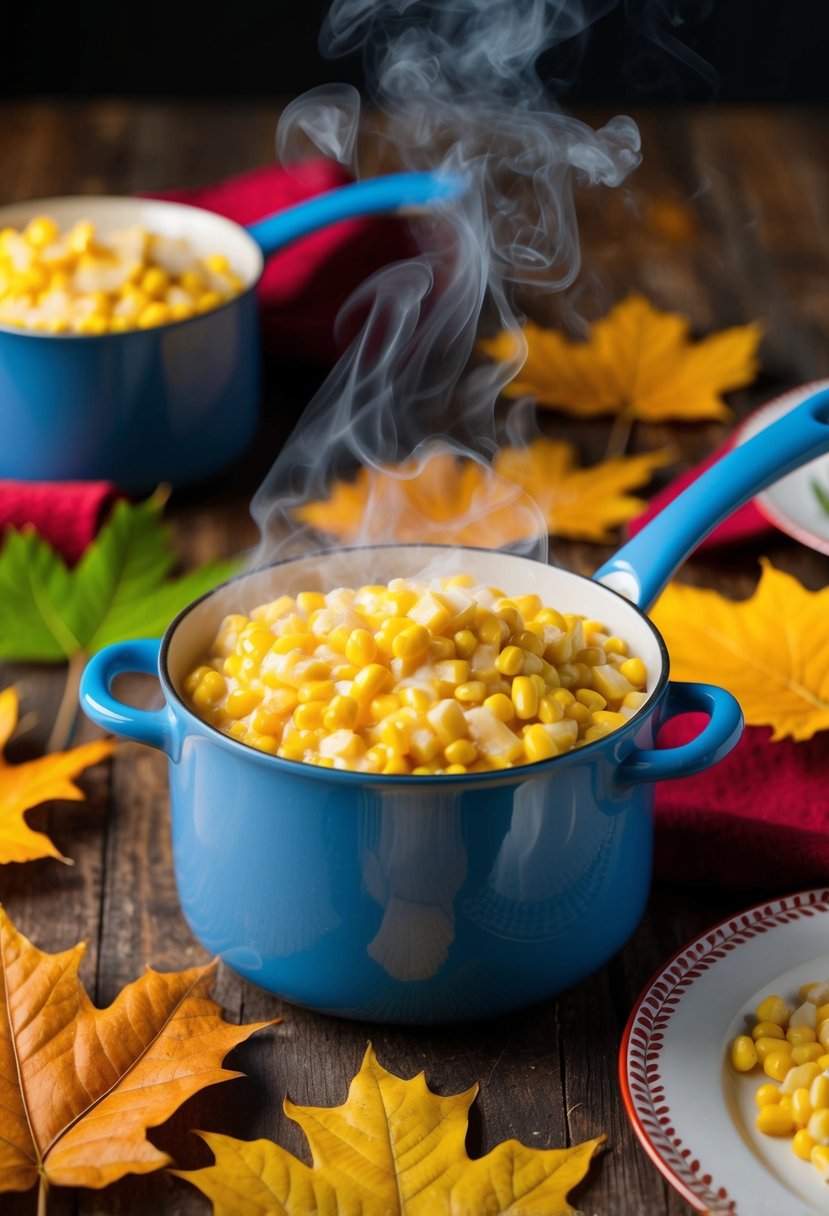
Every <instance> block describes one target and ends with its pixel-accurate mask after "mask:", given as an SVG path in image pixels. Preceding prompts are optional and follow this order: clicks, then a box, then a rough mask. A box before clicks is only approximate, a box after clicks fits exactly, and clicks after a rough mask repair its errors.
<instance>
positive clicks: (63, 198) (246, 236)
mask: <svg viewBox="0 0 829 1216" xmlns="http://www.w3.org/2000/svg"><path fill="white" fill-rule="evenodd" d="M113 202H114V203H116V204H117V203H122V202H123V203H134V204H135V205H136V206H140V205H141V204H142V203H144V204H151V205H152V206H154V207H159V208H164V209H167V210H170V211H185V212H187V211H190V212H195V213H196V214H198V215H204V216H207V217H208V218H209V219H210V220H215V221H216V226H217V227H219V228H221V227H224V226H227V227H231V228H235V229H236V235H238V236H239V237H241V238H242V239H243V240H245V241H246V242H247V243H248V244H249V246H250V248H251V251H252V252H253V253H254V254H255V256H256V258H257V260H258V269H257V271H256V273H255V274H254V276H253V277H252V278H250V279H249V280H248V282H247V283H246V284H245V286H244V288H243V289H242V291H240V292H238V293H237V295H235V296H231V298H230V299H229V300H225V301H224V302H223V303H222V304H219V305H218V307H216V308H211V309H210V310H209V311H208V312H201V313H196V315H195V316H193V317H187V318H185V319H184V320H181V321H165V323H164V324H163V325H153V326H152V327H151V328H150V329H126V330H124V331H123V332H122V333H108V334H76V333H67V334H50V333H46V332H44V331H43V330H40V329H26V328H25V327H24V326H19V325H9V324H7V323H5V322H2V321H0V333H2V334H12V335H13V336H14V337H18V338H37V339H39V340H41V341H43V340H45V341H47V342H50V341H51V342H67V341H69V342H73V341H78V340H82V341H86V342H94V343H101V342H119V341H123V340H124V339H135V338H137V337H143V338H146V337H147V335H148V334H160V333H164V332H166V331H167V330H169V329H174V328H179V327H181V326H183V325H193V324H195V323H196V322H197V321H202V320H204V318H205V317H212V316H215V315H216V314H218V313H220V312H224V311H225V310H226V309H228V308H232V307H233V306H234V305H235V304H238V303H239V301H240V300H242V299H243V298H244V297H245V296H248V295H250V294H251V292H254V291H255V290H256V288H257V287H258V286H259V283H260V282H261V280H262V276H263V275H264V273H265V266H266V259H265V255H264V254H263V253H262V250H261V249H260V247H259V245H258V244H257V243H256V241H255V240H254V239H253V237H252V236H251V235H250V233H249V232H248V230H247V228H246V227H245V225H244V224H240V223H238V222H237V221H236V220H232V219H229V218H228V216H226V215H219V213H218V212H216V211H208V209H207V208H206V207H197V206H196V205H195V204H194V203H182V202H178V201H177V200H176V199H166V198H145V197H142V196H141V195H135V196H133V195H129V194H55V195H52V196H51V197H49V198H32V199H24V200H23V201H22V202H19V203H5V204H4V205H3V206H2V207H0V226H3V224H4V222H5V220H6V215H7V214H8V215H17V214H18V213H20V212H21V211H27V212H28V211H29V209H31V215H38V214H40V212H42V211H44V210H45V209H47V208H48V207H49V205H50V204H55V203H61V204H74V203H77V204H78V205H82V206H84V207H86V206H88V207H89V208H90V209H93V208H94V207H96V206H97V205H100V204H102V203H113ZM29 218H31V216H30V217H29ZM18 222H19V221H18Z"/></svg>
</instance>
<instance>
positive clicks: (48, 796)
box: [0, 688, 113, 864]
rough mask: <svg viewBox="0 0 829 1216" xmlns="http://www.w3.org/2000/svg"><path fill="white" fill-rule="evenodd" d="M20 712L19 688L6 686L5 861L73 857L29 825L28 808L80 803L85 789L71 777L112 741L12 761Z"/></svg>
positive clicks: (1, 782) (1, 701) (0, 792)
mask: <svg viewBox="0 0 829 1216" xmlns="http://www.w3.org/2000/svg"><path fill="white" fill-rule="evenodd" d="M17 714H18V700H17V692H16V690H15V689H14V688H7V689H5V690H4V691H3V692H0V864H3V863H5V862H8V861H35V860H37V858H39V857H57V858H58V859H59V860H60V861H68V858H66V857H63V856H62V854H61V853H60V852H59V851H58V850H57V849H56V848H55V846H54V844H53V843H52V841H51V840H50V839H49V837H48V836H46V835H45V834H44V833H43V832H36V831H34V829H33V828H30V827H29V825H28V824H27V823H26V819H25V812H26V811H27V810H29V809H30V808H31V807H33V806H39V805H40V803H41V802H50V801H52V799H55V798H62V799H65V800H68V801H72V802H79V801H81V800H82V799H83V796H84V795H83V792H82V791H81V790H80V789H78V787H77V785H75V783H74V781H73V780H72V778H73V777H77V776H78V774H79V773H82V772H83V770H84V769H85V768H89V767H90V766H91V765H93V764H97V763H98V761H99V760H104V759H105V758H106V757H107V756H109V755H110V754H111V753H112V748H113V744H112V741H111V740H110V739H96V740H95V742H94V743H85V744H84V745H83V746H82V747H73V748H72V750H71V751H68V752H54V753H53V754H52V755H50V756H41V757H40V759H38V760H27V761H25V763H23V764H7V763H6V761H5V759H4V758H3V749H4V748H5V746H6V744H7V743H8V741H9V739H10V738H11V736H12V733H13V731H14V728H15V727H16V726H17ZM70 864H71V863H70Z"/></svg>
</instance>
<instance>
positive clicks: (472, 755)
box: [443, 739, 478, 766]
mask: <svg viewBox="0 0 829 1216" xmlns="http://www.w3.org/2000/svg"><path fill="white" fill-rule="evenodd" d="M443 754H444V755H445V757H446V759H447V761H448V762H449V764H463V765H467V766H468V765H470V764H474V763H475V761H476V760H477V759H478V749H477V748H476V747H475V744H474V743H472V742H471V741H470V740H469V739H456V740H455V741H454V743H449V744H448V745H447V746H446V748H445V749H444V753H443Z"/></svg>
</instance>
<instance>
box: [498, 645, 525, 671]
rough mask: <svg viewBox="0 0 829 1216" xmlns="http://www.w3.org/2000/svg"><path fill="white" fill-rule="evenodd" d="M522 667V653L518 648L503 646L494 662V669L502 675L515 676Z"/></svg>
mask: <svg viewBox="0 0 829 1216" xmlns="http://www.w3.org/2000/svg"><path fill="white" fill-rule="evenodd" d="M523 665H524V651H523V650H522V649H521V647H520V646H505V647H504V649H503V650H502V651H501V653H500V654H499V655H498V657H497V658H496V660H495V667H496V669H497V670H498V671H500V672H501V674H502V675H505V676H515V675H518V674H519V673H520V671H521V670H522V668H523Z"/></svg>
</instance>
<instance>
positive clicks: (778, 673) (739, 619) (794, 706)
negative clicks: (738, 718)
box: [651, 559, 829, 740]
mask: <svg viewBox="0 0 829 1216" xmlns="http://www.w3.org/2000/svg"><path fill="white" fill-rule="evenodd" d="M762 565H763V570H762V574H761V576H760V582H759V583H758V585H757V589H756V591H755V592H754V594H753V595H751V596H750V597H749V598H748V599H746V600H738V601H734V600H728V599H725V598H724V597H723V596H721V595H719V594H718V592H716V591H708V590H701V589H700V588H698V587H686V586H683V585H682V584H680V583H672V584H671V585H670V586H669V587H667V588H666V590H665V591H664V592H663V593H662V595H661V596H660V598H659V600H658V601H657V603H656V605H655V607H654V609H653V611H652V613H651V616H652V618H653V622H654V624H655V625H656V627H657V629H658V630H659V631H660V633H661V634H662V635H663V637H664V638H665V642H666V643H667V646H668V653H669V654H670V656H671V675H672V676H673V677H674V678H675V679H678V680H710V681H711V682H712V683H714V684H721V685H722V686H723V687H724V688H727V689H728V691H729V692H731V693H733V694H734V696H735V697H736V698H737V700H738V701H739V702H740V705H741V706H742V709H743V713H744V715H745V719H746V722H747V723H748V725H749V726H771V727H772V728H773V735H772V738H773V739H774V740H778V739H785V738H791V739H797V740H800V739H811V738H812V736H813V735H814V734H815V733H816V732H817V731H819V730H827V729H829V587H825V588H824V589H823V590H822V591H808V590H807V589H806V588H805V587H804V586H803V585H802V584H801V583H799V582H798V580H797V579H796V578H793V577H792V576H791V575H790V574H785V573H784V572H783V571H782V570H776V569H775V568H774V566H772V565H771V563H770V562H769V561H767V560H766V559H764V560H763V563H762Z"/></svg>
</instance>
